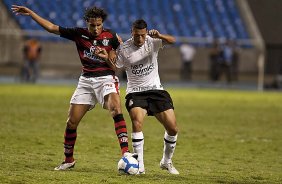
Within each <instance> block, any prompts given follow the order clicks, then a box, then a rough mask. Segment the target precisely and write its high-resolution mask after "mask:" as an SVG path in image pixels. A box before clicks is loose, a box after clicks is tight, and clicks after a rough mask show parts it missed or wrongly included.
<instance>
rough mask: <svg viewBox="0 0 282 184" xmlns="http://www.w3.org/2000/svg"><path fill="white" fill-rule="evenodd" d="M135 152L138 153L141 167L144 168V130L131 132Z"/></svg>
mask: <svg viewBox="0 0 282 184" xmlns="http://www.w3.org/2000/svg"><path fill="white" fill-rule="evenodd" d="M131 138H132V146H133V152H134V153H137V154H138V159H137V160H138V162H139V168H140V169H141V168H144V160H143V146H144V135H143V132H133V133H132V134H131Z"/></svg>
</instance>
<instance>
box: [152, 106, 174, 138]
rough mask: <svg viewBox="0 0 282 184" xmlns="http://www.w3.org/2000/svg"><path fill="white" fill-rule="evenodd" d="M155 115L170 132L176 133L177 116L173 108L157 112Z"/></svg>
mask: <svg viewBox="0 0 282 184" xmlns="http://www.w3.org/2000/svg"><path fill="white" fill-rule="evenodd" d="M155 117H156V118H157V119H158V120H159V122H161V124H163V126H164V127H165V129H166V130H167V131H168V133H170V135H171V134H176V133H177V132H178V128H177V124H176V117H175V114H174V110H173V109H168V110H166V111H163V112H160V113H156V114H155Z"/></svg>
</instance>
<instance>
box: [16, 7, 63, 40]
mask: <svg viewBox="0 0 282 184" xmlns="http://www.w3.org/2000/svg"><path fill="white" fill-rule="evenodd" d="M11 9H12V11H13V13H15V14H16V15H26V16H30V17H31V18H32V19H33V20H34V21H36V22H37V23H38V24H39V25H40V26H42V27H43V28H44V29H45V30H46V31H48V32H50V33H54V34H58V35H59V34H60V32H59V26H57V25H55V24H53V23H52V22H50V21H48V20H46V19H44V18H42V17H41V16H39V15H38V14H37V13H35V12H34V11H32V10H31V9H29V8H27V7H25V6H18V5H12V8H11Z"/></svg>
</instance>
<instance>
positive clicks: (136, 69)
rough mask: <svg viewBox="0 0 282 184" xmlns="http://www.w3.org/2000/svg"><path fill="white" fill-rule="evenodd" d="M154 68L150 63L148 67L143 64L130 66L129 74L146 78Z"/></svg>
mask: <svg viewBox="0 0 282 184" xmlns="http://www.w3.org/2000/svg"><path fill="white" fill-rule="evenodd" d="M154 68H155V66H154V63H151V64H150V65H148V66H145V67H144V65H143V64H139V65H131V72H132V73H133V74H134V75H136V76H139V77H141V76H147V75H149V74H150V73H151V72H152V71H153V70H154Z"/></svg>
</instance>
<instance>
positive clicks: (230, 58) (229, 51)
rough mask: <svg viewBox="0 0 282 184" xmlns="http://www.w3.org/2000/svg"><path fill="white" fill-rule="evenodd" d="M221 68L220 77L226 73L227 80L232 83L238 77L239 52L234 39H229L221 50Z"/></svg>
mask: <svg viewBox="0 0 282 184" xmlns="http://www.w3.org/2000/svg"><path fill="white" fill-rule="evenodd" d="M218 57H219V58H218V61H219V70H218V72H219V73H218V77H219V78H220V77H221V75H222V74H223V73H224V74H225V76H226V82H227V83H228V84H231V83H232V82H233V81H234V80H235V79H237V66H238V52H237V49H236V44H235V42H234V41H233V40H227V41H226V43H225V44H224V45H223V46H222V49H220V51H219V56H218Z"/></svg>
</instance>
